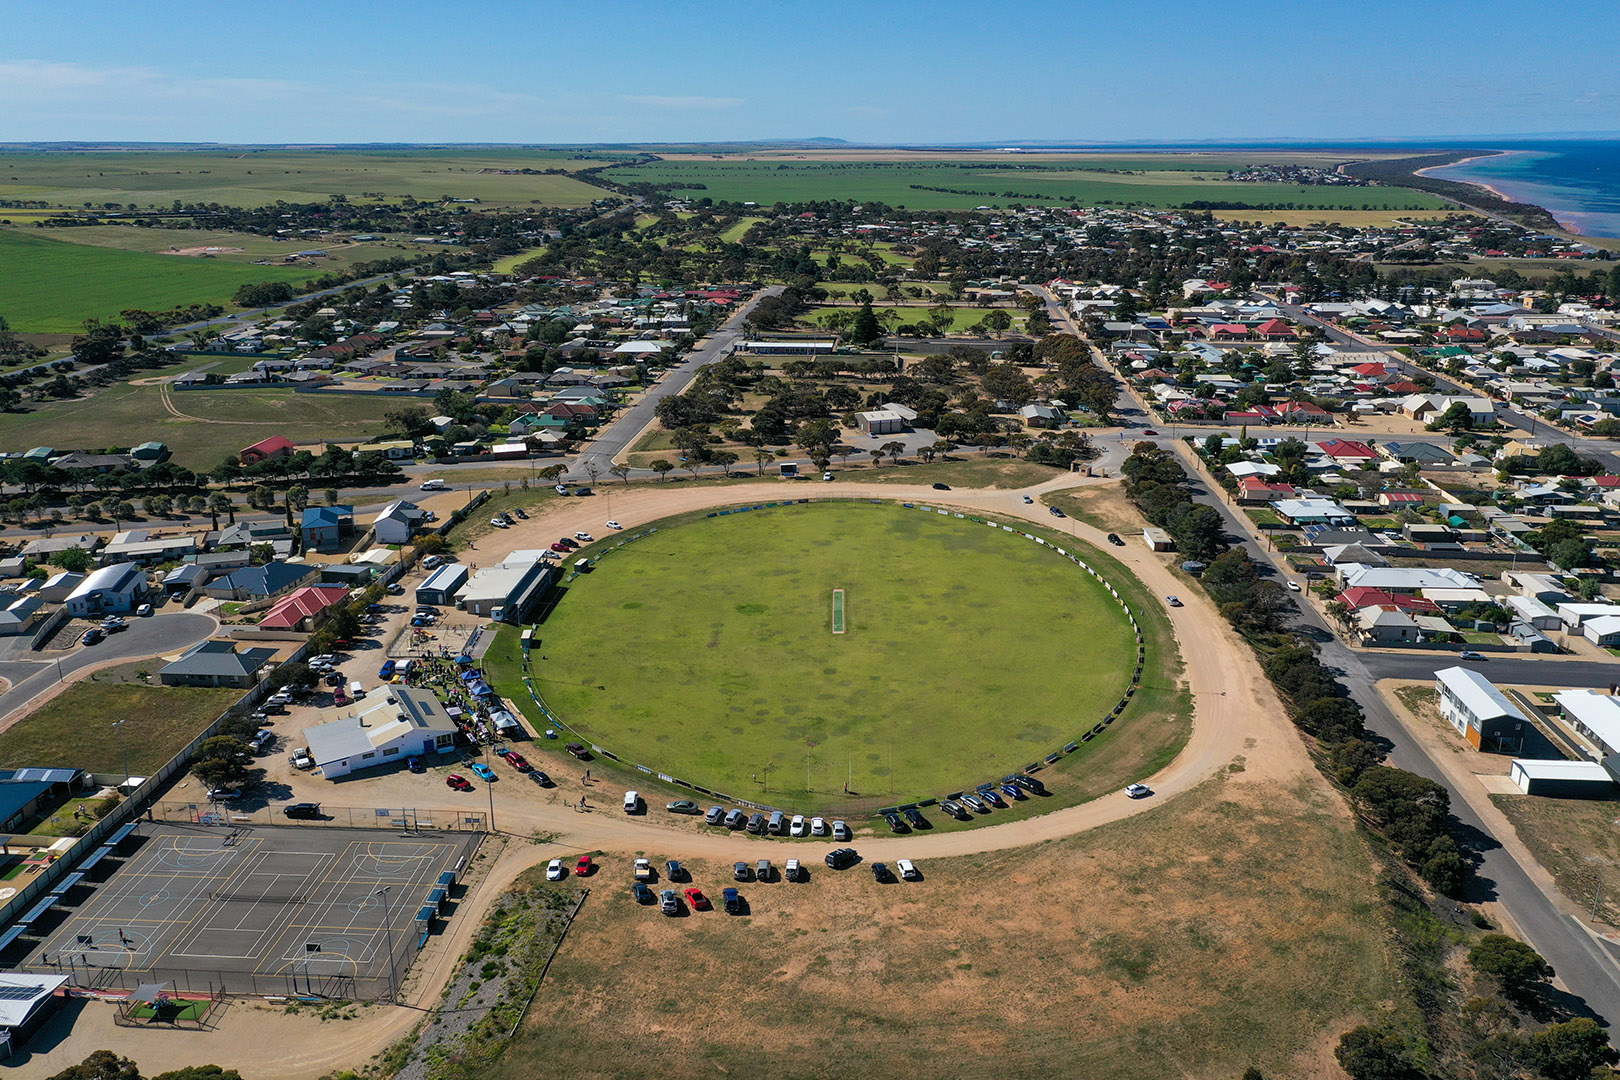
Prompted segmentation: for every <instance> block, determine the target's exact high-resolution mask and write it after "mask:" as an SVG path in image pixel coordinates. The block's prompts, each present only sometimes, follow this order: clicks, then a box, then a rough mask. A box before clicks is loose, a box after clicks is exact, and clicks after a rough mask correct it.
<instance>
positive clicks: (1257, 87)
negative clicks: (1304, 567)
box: [0, 0, 1620, 143]
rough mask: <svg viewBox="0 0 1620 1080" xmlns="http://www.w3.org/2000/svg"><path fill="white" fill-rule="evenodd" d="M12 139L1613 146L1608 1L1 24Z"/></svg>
mask: <svg viewBox="0 0 1620 1080" xmlns="http://www.w3.org/2000/svg"><path fill="white" fill-rule="evenodd" d="M4 25H5V31H6V33H5V39H4V44H3V45H0V141H40V140H122V141H150V140H158V141H220V142H302V141H308V142H444V141H450V142H626V141H691V140H725V139H739V140H741V139H772V138H806V137H811V136H832V137H836V138H844V139H849V140H852V141H860V142H884V143H919V142H980V141H992V142H1007V143H1015V142H1018V141H1027V140H1036V139H1048V140H1076V141H1154V140H1222V139H1268V138H1301V139H1313V140H1331V139H1352V138H1378V137H1404V138H1411V137H1420V136H1421V137H1436V138H1444V137H1448V136H1472V135H1482V134H1519V133H1549V132H1569V131H1595V130H1612V129H1614V128H1616V127H1617V126H1620V124H1617V123H1616V115H1617V114H1616V113H1615V111H1614V107H1613V103H1614V102H1615V101H1616V100H1620V66H1617V65H1614V64H1612V63H1609V62H1608V61H1607V59H1606V58H1604V57H1602V56H1601V55H1599V54H1598V53H1596V52H1594V51H1593V49H1594V48H1597V47H1599V46H1600V44H1601V43H1607V42H1611V41H1613V40H1614V39H1615V36H1616V31H1620V4H1615V3H1614V2H1613V0H1553V2H1552V3H1548V4H1543V5H1541V6H1539V7H1536V8H1534V10H1532V9H1528V8H1526V7H1525V6H1524V4H1523V2H1522V0H1511V2H1509V0H1466V2H1464V0H1401V2H1398V3H1397V2H1392V0H1290V2H1286V3H1284V2H1274V0H1228V2H1227V3H1224V4H1216V3H1209V2H1207V0H1196V2H1194V0H1130V2H1117V0H1108V2H1095V0H1070V2H1068V3H1049V2H1044V0H1033V2H1028V3H1017V4H1000V3H988V2H986V0H976V2H972V3H967V2H958V0H932V2H929V3H910V2H885V0H868V2H865V3H843V2H840V0H821V2H817V0H812V2H809V3H803V2H801V3H793V4H783V3H769V2H755V3H750V4H742V3H731V2H723V0H722V2H714V3H705V4H688V3H681V2H676V0H670V2H663V3H628V2H614V0H606V2H603V0H586V2H579V3H572V4H557V3H551V2H547V0H530V2H527V3H518V2H507V0H482V2H480V0H473V2H471V3H455V2H447V0H437V2H433V3H427V2H418V0H390V2H388V3H374V2H363V3H362V2H345V0H327V2H324V3H308V2H305V0H257V2H254V3H246V2H241V0H221V2H205V0H168V2H166V3H162V4H159V3H152V2H149V0H124V2H118V3H108V2H103V0H88V2H86V0H80V2H78V3H73V4H63V3H61V2H56V3H50V4H46V3H39V2H36V0H13V2H12V3H8V4H7V5H6V6H5V22H4Z"/></svg>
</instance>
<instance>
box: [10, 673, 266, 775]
mask: <svg viewBox="0 0 1620 1080" xmlns="http://www.w3.org/2000/svg"><path fill="white" fill-rule="evenodd" d="M145 666H146V667H148V668H150V669H151V670H153V671H154V672H155V671H156V670H157V667H158V666H159V665H158V663H157V662H152V663H149V664H146V665H145ZM133 672H134V669H133V668H119V669H110V670H108V671H102V672H98V673H97V674H96V675H94V676H91V678H90V679H87V680H86V681H84V682H80V683H76V684H74V685H73V686H71V687H69V688H68V689H67V690H65V691H64V692H62V693H61V694H59V695H57V696H56V697H54V698H52V699H51V700H50V701H47V702H46V703H45V704H44V705H41V706H40V707H39V708H38V709H36V710H34V712H32V713H30V714H29V715H27V716H25V717H23V719H21V720H19V721H17V723H15V724H13V725H12V726H11V727H9V728H7V729H6V730H5V731H0V761H3V762H5V763H6V764H7V765H11V766H13V767H18V766H23V765H39V766H47V765H49V766H64V767H72V768H77V769H89V770H90V771H91V772H99V773H122V772H123V768H124V750H125V749H126V748H127V749H128V751H129V768H130V771H131V773H132V774H133V775H136V776H139V775H142V774H144V773H149V772H152V771H153V770H155V769H156V768H157V767H158V766H159V765H162V764H163V763H164V762H165V761H168V760H169V759H170V758H171V757H173V756H174V755H175V754H176V753H178V752H179V751H180V749H181V748H182V747H184V746H185V745H186V744H187V743H188V742H190V741H191V740H192V739H194V738H196V736H197V733H198V732H199V731H201V730H202V729H203V728H205V727H207V726H208V724H209V722H210V721H212V720H213V719H214V717H216V716H218V715H219V714H220V713H222V712H224V711H225V710H226V709H228V708H230V707H231V705H232V703H233V702H235V701H236V700H237V698H239V697H241V696H242V694H241V691H238V690H203V689H193V688H191V687H182V686H147V685H145V684H143V683H142V682H140V681H139V680H138V679H136V678H135V677H134V675H133ZM115 720H124V721H126V723H125V724H124V726H123V728H122V733H121V735H120V729H118V728H114V727H113V721H115Z"/></svg>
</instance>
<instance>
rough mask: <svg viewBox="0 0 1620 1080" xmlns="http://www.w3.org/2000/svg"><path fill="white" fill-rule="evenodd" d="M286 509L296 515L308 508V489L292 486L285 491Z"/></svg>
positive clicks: (297, 485)
mask: <svg viewBox="0 0 1620 1080" xmlns="http://www.w3.org/2000/svg"><path fill="white" fill-rule="evenodd" d="M286 499H287V508H288V509H289V510H292V511H294V512H296V513H303V512H304V510H305V509H306V508H308V506H309V488H307V487H305V486H304V485H303V484H294V485H293V486H292V487H290V488H288V489H287V495H286Z"/></svg>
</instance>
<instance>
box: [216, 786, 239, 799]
mask: <svg viewBox="0 0 1620 1080" xmlns="http://www.w3.org/2000/svg"><path fill="white" fill-rule="evenodd" d="M241 797H242V789H241V788H231V787H215V788H209V789H208V798H209V801H211V802H226V801H227V800H230V799H240V798H241Z"/></svg>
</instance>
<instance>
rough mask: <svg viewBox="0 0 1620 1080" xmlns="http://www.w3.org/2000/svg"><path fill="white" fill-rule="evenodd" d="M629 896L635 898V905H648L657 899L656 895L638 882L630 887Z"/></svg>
mask: <svg viewBox="0 0 1620 1080" xmlns="http://www.w3.org/2000/svg"><path fill="white" fill-rule="evenodd" d="M630 895H631V896H633V897H635V898H636V903H638V904H650V903H652V902H653V901H654V900H657V899H658V894H657V893H655V892H653V891H652V890H651V889H649V888H647V886H645V885H643V884H642V883H641V882H639V881H638V882H636V883H635V884H633V885H631V886H630Z"/></svg>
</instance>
